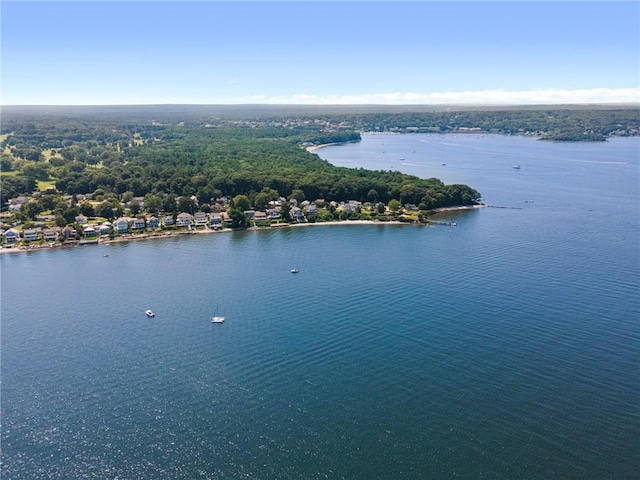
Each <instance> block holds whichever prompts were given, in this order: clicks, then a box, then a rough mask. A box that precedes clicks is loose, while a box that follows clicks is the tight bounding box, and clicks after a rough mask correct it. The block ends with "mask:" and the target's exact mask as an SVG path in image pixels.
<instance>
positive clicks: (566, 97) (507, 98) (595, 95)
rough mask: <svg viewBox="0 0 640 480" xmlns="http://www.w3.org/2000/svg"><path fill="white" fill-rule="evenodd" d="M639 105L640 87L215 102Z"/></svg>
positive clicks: (300, 96)
mask: <svg viewBox="0 0 640 480" xmlns="http://www.w3.org/2000/svg"><path fill="white" fill-rule="evenodd" d="M631 102H640V88H589V89H577V90H568V89H557V88H546V89H543V88H541V89H534V90H520V91H509V90H503V89H498V90H481V91H464V92H432V93H417V92H395V93H371V94H361V95H313V94H296V95H282V96H269V95H251V96H248V97H242V98H234V99H225V100H220V101H218V102H214V103H262V104H288V105H291V104H307V105H313V104H316V105H364V104H379V105H403V104H413V105H416V104H434V105H435V104H472V105H473V104H475V105H552V104H555V105H557V104H589V103H631Z"/></svg>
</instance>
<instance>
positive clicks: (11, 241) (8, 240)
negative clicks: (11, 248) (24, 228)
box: [4, 228, 20, 245]
mask: <svg viewBox="0 0 640 480" xmlns="http://www.w3.org/2000/svg"><path fill="white" fill-rule="evenodd" d="M18 240H20V232H18V230H16V229H15V228H10V229H9V230H7V231H6V232H4V243H5V245H15V244H16V243H18Z"/></svg>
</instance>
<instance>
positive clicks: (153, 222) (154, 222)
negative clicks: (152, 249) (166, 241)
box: [147, 217, 159, 228]
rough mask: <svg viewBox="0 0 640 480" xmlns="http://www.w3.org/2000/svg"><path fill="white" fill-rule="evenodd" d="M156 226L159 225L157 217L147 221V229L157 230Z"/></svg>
mask: <svg viewBox="0 0 640 480" xmlns="http://www.w3.org/2000/svg"><path fill="white" fill-rule="evenodd" d="M158 225H159V222H158V217H151V218H150V219H149V220H148V221H147V227H149V228H158Z"/></svg>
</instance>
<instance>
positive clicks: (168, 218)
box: [160, 215, 176, 227]
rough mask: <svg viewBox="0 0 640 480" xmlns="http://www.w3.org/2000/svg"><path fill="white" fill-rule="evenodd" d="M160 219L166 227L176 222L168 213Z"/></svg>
mask: <svg viewBox="0 0 640 480" xmlns="http://www.w3.org/2000/svg"><path fill="white" fill-rule="evenodd" d="M160 221H161V222H162V224H163V225H164V226H165V227H170V226H172V225H173V224H175V223H176V222H175V220H174V219H173V217H172V216H171V215H166V216H164V217H162V219H161V220H160Z"/></svg>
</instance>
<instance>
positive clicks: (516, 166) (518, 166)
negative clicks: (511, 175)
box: [512, 165, 520, 170]
mask: <svg viewBox="0 0 640 480" xmlns="http://www.w3.org/2000/svg"><path fill="white" fill-rule="evenodd" d="M512 168H515V169H516V170H520V165H514V166H513V167H512Z"/></svg>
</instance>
